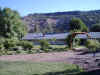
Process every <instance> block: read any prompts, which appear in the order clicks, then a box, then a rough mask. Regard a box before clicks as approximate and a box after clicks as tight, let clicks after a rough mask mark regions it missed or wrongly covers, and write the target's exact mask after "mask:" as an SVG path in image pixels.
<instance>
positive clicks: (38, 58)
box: [0, 51, 100, 70]
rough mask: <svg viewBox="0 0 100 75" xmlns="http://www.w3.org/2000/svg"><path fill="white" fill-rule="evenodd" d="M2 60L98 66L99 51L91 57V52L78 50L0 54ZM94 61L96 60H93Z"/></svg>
mask: <svg viewBox="0 0 100 75" xmlns="http://www.w3.org/2000/svg"><path fill="white" fill-rule="evenodd" d="M97 59H98V61H96V60H97ZM0 60H2V61H33V62H66V63H69V64H76V65H79V66H80V67H84V68H85V69H88V70H90V69H94V68H100V67H99V66H97V64H98V63H100V53H96V57H95V58H93V55H92V54H80V52H73V51H67V52H53V53H38V54H26V55H7V56H0ZM95 61H96V62H95Z"/></svg>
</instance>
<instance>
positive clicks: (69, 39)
mask: <svg viewBox="0 0 100 75" xmlns="http://www.w3.org/2000/svg"><path fill="white" fill-rule="evenodd" d="M73 40H74V38H72V34H71V33H70V34H69V35H68V36H67V37H66V40H65V41H66V44H67V46H68V48H70V47H71V44H70V42H71V41H73Z"/></svg>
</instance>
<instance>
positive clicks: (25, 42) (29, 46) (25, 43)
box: [18, 41, 34, 50]
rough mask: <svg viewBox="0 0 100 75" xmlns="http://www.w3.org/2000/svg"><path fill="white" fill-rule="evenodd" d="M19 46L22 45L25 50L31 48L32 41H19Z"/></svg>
mask: <svg viewBox="0 0 100 75" xmlns="http://www.w3.org/2000/svg"><path fill="white" fill-rule="evenodd" d="M18 45H19V46H22V47H23V48H24V49H25V50H31V49H32V48H33V46H34V45H33V43H32V42H29V41H20V42H19V43H18Z"/></svg>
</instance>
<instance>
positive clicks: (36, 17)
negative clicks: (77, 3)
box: [22, 10, 100, 33]
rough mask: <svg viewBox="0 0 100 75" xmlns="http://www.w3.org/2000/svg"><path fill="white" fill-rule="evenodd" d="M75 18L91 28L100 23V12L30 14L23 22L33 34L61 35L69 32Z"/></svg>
mask: <svg viewBox="0 0 100 75" xmlns="http://www.w3.org/2000/svg"><path fill="white" fill-rule="evenodd" d="M73 17H77V18H80V19H81V20H82V21H83V22H84V23H85V24H86V25H87V26H88V27H89V28H90V27H91V26H92V25H93V24H96V23H100V10H95V11H71V12H56V13H44V14H29V15H27V16H24V17H23V18H22V20H23V21H24V22H25V23H26V25H27V27H28V31H29V32H31V33H33V32H43V31H45V32H47V33H59V32H67V31H68V30H69V21H70V20H71V19H72V18H73Z"/></svg>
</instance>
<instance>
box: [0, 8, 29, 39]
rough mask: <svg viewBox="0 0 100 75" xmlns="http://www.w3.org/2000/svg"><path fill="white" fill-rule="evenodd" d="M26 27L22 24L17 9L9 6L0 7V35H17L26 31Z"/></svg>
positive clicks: (19, 35) (9, 36)
mask: <svg viewBox="0 0 100 75" xmlns="http://www.w3.org/2000/svg"><path fill="white" fill-rule="evenodd" d="M26 31H27V29H26V26H25V24H23V22H22V20H21V17H20V15H19V13H18V12H17V11H14V10H11V9H10V8H4V9H0V35H1V36H4V37H8V38H11V37H18V38H20V37H21V36H22V35H24V34H25V33H26Z"/></svg>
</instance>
